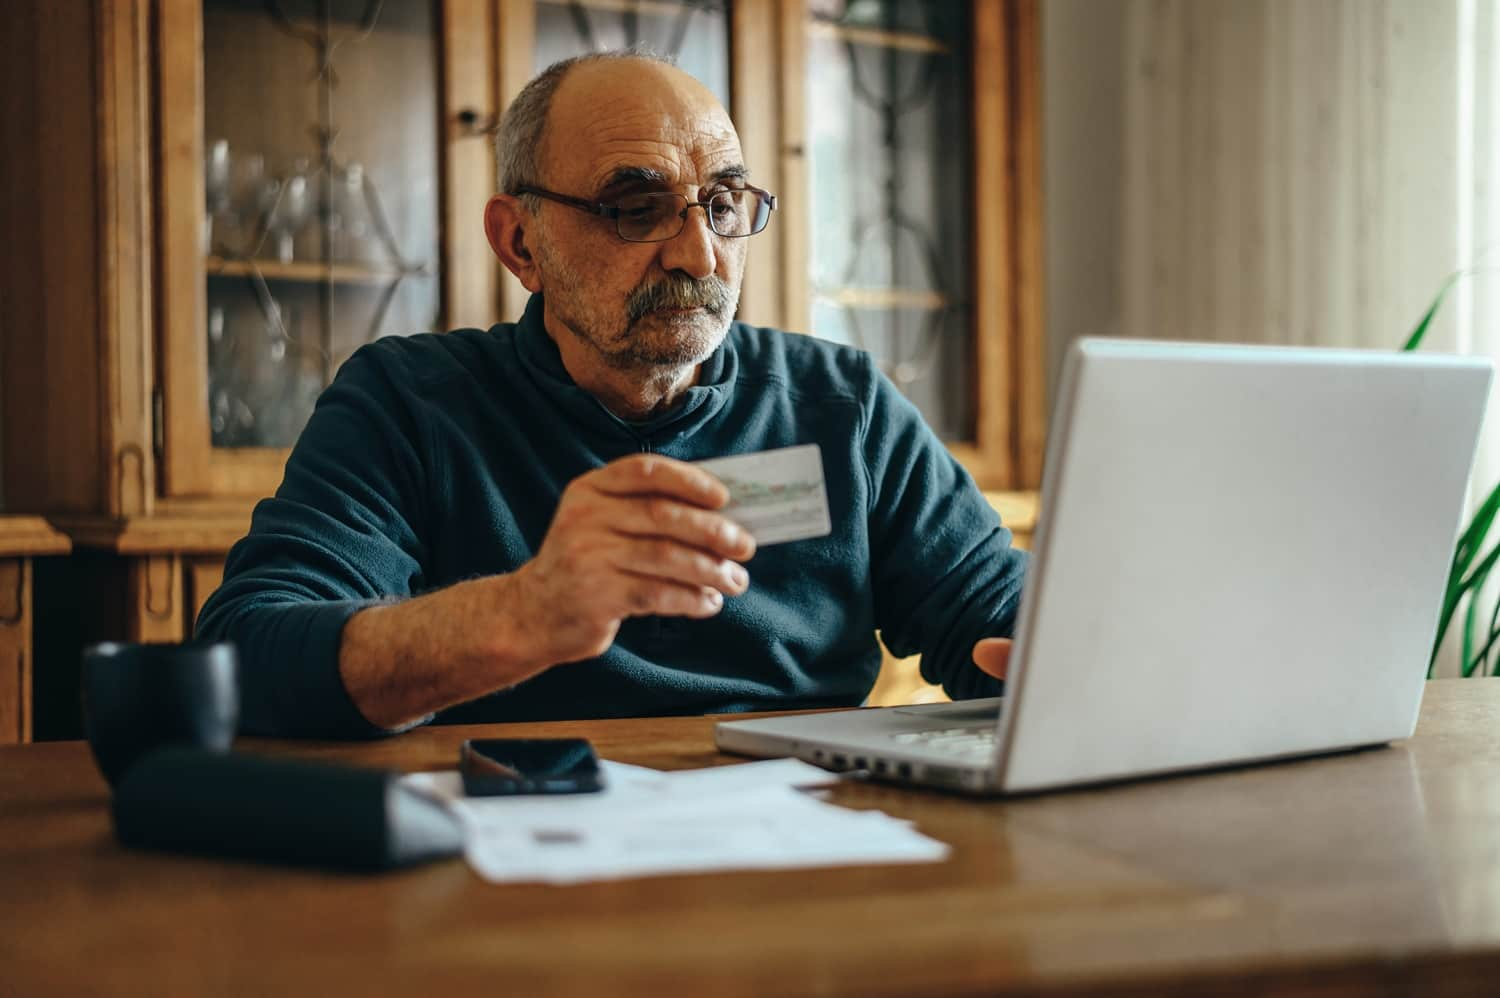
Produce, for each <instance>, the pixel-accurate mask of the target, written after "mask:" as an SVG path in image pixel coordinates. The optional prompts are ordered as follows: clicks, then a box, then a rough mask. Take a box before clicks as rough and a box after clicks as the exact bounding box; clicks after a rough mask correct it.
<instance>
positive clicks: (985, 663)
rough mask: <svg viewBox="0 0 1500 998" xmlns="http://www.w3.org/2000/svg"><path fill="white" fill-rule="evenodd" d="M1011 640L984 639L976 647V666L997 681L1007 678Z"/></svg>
mask: <svg viewBox="0 0 1500 998" xmlns="http://www.w3.org/2000/svg"><path fill="white" fill-rule="evenodd" d="M1013 643H1014V642H1012V641H1011V640H1010V638H984V639H982V640H981V641H980V642H979V643H978V644H976V645H975V646H974V664H975V665H977V666H979V669H980V671H981V672H987V673H989V674H990V675H992V676H994V677H995V678H996V679H1004V678H1005V670H1006V669H1007V668H1009V666H1010V648H1011V645H1012V644H1013Z"/></svg>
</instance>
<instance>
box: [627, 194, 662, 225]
mask: <svg viewBox="0 0 1500 998" xmlns="http://www.w3.org/2000/svg"><path fill="white" fill-rule="evenodd" d="M616 207H618V208H619V209H620V217H621V218H629V219H634V220H640V219H645V218H650V217H651V216H653V215H656V214H659V213H660V212H661V206H660V205H658V204H656V203H655V202H654V201H653V200H651V199H648V198H641V199H635V198H632V199H630V200H629V201H621V202H620V203H619V204H618V205H617V206H616Z"/></svg>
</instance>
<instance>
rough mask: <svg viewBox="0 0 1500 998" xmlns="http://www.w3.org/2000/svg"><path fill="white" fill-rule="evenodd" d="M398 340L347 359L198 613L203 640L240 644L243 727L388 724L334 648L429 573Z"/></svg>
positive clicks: (418, 447)
mask: <svg viewBox="0 0 1500 998" xmlns="http://www.w3.org/2000/svg"><path fill="white" fill-rule="evenodd" d="M404 349H405V347H404V345H403V344H399V343H395V342H391V341H381V342H377V343H375V344H371V345H370V346H367V347H364V348H362V349H361V350H359V351H358V352H357V353H355V354H354V356H352V357H351V358H350V359H349V360H348V361H347V362H346V363H345V364H344V365H343V367H342V368H340V370H339V373H338V376H337V377H336V378H335V379H334V382H333V384H332V385H330V386H329V387H328V389H327V390H326V391H325V392H324V393H323V395H322V397H321V398H319V400H318V404H317V407H316V408H315V409H314V411H313V415H312V418H311V420H309V422H308V424H307V426H306V428H305V429H304V430H303V431H302V435H301V436H300V437H299V438H298V440H297V444H296V446H295V447H294V448H293V449H292V453H291V457H290V458H289V459H288V460H287V465H286V473H285V476H284V478H283V480H282V483H281V487H280V488H279V489H277V490H276V495H275V496H274V497H273V498H270V499H266V500H264V501H262V502H261V503H260V504H259V505H257V506H256V508H255V513H254V515H253V517H252V519H251V526H250V532H249V534H248V535H247V536H246V537H244V538H243V539H241V540H240V541H239V542H238V543H237V544H235V546H234V547H233V549H231V550H230V552H229V557H228V560H227V562H226V564H225V568H224V581H223V584H222V585H221V586H220V587H219V589H218V590H217V591H216V592H215V593H214V594H213V596H211V597H210V598H209V600H208V602H207V603H206V604H205V605H204V607H203V612H202V613H201V614H200V615H199V617H198V624H197V632H196V633H197V637H198V638H199V639H202V640H214V641H218V640H227V641H232V642H234V644H235V645H236V646H237V648H238V652H239V663H240V727H241V729H242V730H243V731H245V732H246V733H250V734H260V735H276V736H283V737H311V738H328V737H335V738H357V737H372V736H376V735H380V734H385V733H388V732H386V731H385V730H384V729H382V728H379V727H376V726H375V725H373V724H371V723H370V722H369V721H368V720H366V719H365V717H364V715H362V714H361V713H360V712H359V710H358V708H357V707H355V705H354V702H353V701H352V700H351V699H350V697H349V694H348V691H347V690H346V689H345V688H344V684H343V680H342V678H341V676H340V673H339V661H338V660H339V643H340V639H341V637H342V634H343V629H344V624H345V623H346V622H347V621H348V620H349V618H350V617H352V616H353V615H354V614H356V613H358V612H359V611H360V610H362V609H364V608H366V607H369V606H372V605H375V604H377V603H380V602H384V601H388V600H389V599H391V598H393V597H397V598H399V597H401V596H406V595H410V594H411V593H412V592H414V591H417V590H419V589H420V588H421V585H422V567H421V566H422V564H423V560H424V546H423V542H422V530H421V525H422V524H423V523H424V522H425V506H426V502H425V499H424V495H425V491H424V483H425V481H426V472H425V469H424V465H423V447H422V435H421V430H420V427H419V425H418V423H417V421H416V419H415V417H414V415H413V411H412V408H411V406H410V405H408V404H407V402H408V399H409V391H410V389H409V387H406V386H405V381H406V378H405V365H404V363H403V354H404Z"/></svg>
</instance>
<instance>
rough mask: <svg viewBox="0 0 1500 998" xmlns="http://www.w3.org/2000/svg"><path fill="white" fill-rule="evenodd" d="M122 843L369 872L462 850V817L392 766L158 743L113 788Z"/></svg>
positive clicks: (137, 846)
mask: <svg viewBox="0 0 1500 998" xmlns="http://www.w3.org/2000/svg"><path fill="white" fill-rule="evenodd" d="M113 815H114V825H115V835H116V836H117V837H118V838H119V840H120V842H121V843H123V844H124V845H126V846H130V847H132V848H137V849H153V850H159V851H165V852H179V853H194V854H199V855H207V856H230V857H236V858H242V859H251V860H259V861H263V862H272V863H288V864H294V865H299V866H316V867H327V868H332V869H339V870H355V871H372V870H388V869H395V868H397V867H403V866H410V865H413V864H416V863H422V862H427V861H429V860H436V859H443V858H447V857H450V856H456V855H460V854H461V853H462V852H463V826H462V824H461V823H460V821H459V819H458V818H457V816H456V815H454V814H452V813H451V812H450V811H448V810H447V809H446V808H444V807H443V805H442V804H440V803H439V802H437V801H435V800H432V799H430V798H428V797H425V796H423V795H422V794H420V793H418V792H416V791H415V790H413V789H412V788H410V787H407V786H404V785H402V784H401V783H400V782H399V774H397V773H394V772H387V771H381V770H372V769H355V768H351V767H345V766H333V765H328V764H324V763H312V762H304V761H299V760H289V759H272V758H266V757H261V756H250V755H237V754H231V753H220V752H209V751H203V750H199V749H164V750H162V751H158V752H153V753H152V754H150V755H148V756H146V757H145V758H143V759H141V760H139V761H138V762H137V763H136V764H135V765H134V766H132V767H131V768H130V770H129V772H128V773H127V774H126V776H125V779H124V780H123V781H122V782H121V783H120V785H119V787H118V788H117V789H116V791H115V796H114V804H113Z"/></svg>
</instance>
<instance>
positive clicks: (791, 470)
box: [693, 444, 833, 547]
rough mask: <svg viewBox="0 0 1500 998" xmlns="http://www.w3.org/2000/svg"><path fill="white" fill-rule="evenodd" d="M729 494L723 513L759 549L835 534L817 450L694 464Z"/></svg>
mask: <svg viewBox="0 0 1500 998" xmlns="http://www.w3.org/2000/svg"><path fill="white" fill-rule="evenodd" d="M693 463H694V464H696V465H697V466H698V467H700V468H702V469H703V470H704V471H707V472H708V473H709V474H711V475H713V476H714V477H715V478H717V479H718V480H719V481H721V482H723V483H724V485H725V487H727V488H728V489H729V505H728V506H725V507H724V508H723V509H721V510H720V511H719V512H721V513H723V514H724V515H725V516H727V517H729V518H730V519H731V520H733V521H734V522H735V523H738V524H739V525H740V526H742V527H744V528H745V529H746V530H748V531H749V532H750V536H751V537H754V538H755V543H756V544H757V545H758V546H761V547H764V546H765V545H767V544H784V543H786V542H787V541H801V540H806V539H807V538H809V537H822V536H824V535H825V534H827V533H829V532H830V531H832V530H833V523H832V521H831V520H830V519H829V516H828V491H827V490H826V489H825V488H824V487H823V451H822V449H821V448H820V447H819V446H818V445H817V444H804V445H802V446H800V447H780V448H777V449H776V450H763V451H756V452H755V453H753V454H736V455H734V456H733V457H715V458H710V459H709V460H707V461H694V462H693Z"/></svg>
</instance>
